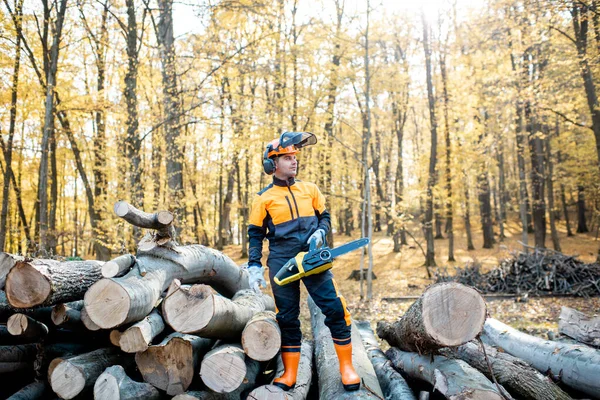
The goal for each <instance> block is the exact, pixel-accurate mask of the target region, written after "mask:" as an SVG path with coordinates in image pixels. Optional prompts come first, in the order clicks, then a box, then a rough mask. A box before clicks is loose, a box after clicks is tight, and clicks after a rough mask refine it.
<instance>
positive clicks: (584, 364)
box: [482, 318, 600, 397]
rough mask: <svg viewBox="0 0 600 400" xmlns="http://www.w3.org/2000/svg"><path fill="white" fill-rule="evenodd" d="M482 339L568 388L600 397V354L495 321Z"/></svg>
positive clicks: (488, 321)
mask: <svg viewBox="0 0 600 400" xmlns="http://www.w3.org/2000/svg"><path fill="white" fill-rule="evenodd" d="M482 339H483V340H484V342H485V343H486V344H489V345H493V346H496V347H501V348H502V349H503V350H504V351H506V352H507V353H509V354H511V355H513V356H515V357H518V358H520V359H522V360H524V361H526V362H527V363H529V364H531V366H533V367H534V368H535V369H537V370H538V371H540V372H542V373H549V374H551V376H552V377H553V378H554V379H555V380H557V381H558V380H560V381H562V382H563V383H564V384H565V385H567V386H570V387H572V388H574V389H576V390H579V391H581V392H583V393H585V394H588V395H590V396H594V397H597V396H598V393H600V381H599V380H598V377H599V376H600V352H599V351H598V350H595V349H592V348H589V347H587V346H577V345H570V344H564V343H559V342H553V341H550V340H543V339H540V338H536V337H533V336H530V335H527V334H525V333H523V332H519V331H518V330H516V329H514V328H511V327H510V326H508V325H506V324H503V323H502V322H500V321H498V320H495V319H493V318H488V320H487V321H486V323H485V326H484V328H483V335H482Z"/></svg>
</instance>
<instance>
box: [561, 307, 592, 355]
mask: <svg viewBox="0 0 600 400" xmlns="http://www.w3.org/2000/svg"><path fill="white" fill-rule="evenodd" d="M558 331H559V332H560V333H562V334H563V335H567V336H569V337H570V338H573V339H575V340H577V341H578V342H581V343H585V344H587V345H590V346H594V347H600V316H595V317H588V316H586V315H585V314H584V313H582V312H579V311H577V310H574V309H572V308H569V307H564V306H563V307H561V309H560V316H559V317H558Z"/></svg>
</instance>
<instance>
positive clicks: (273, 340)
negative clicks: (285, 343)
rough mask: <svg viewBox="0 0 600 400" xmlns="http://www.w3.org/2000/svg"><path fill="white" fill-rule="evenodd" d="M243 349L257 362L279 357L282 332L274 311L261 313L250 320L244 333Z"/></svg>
mask: <svg viewBox="0 0 600 400" xmlns="http://www.w3.org/2000/svg"><path fill="white" fill-rule="evenodd" d="M242 347H243V348H244V352H245V353H246V355H247V356H248V357H250V358H252V359H253V360H256V361H268V360H271V359H272V358H273V357H275V356H276V355H277V352H278V351H279V348H280V347H281V330H280V329H279V325H278V324H277V320H276V318H275V313H274V312H273V311H261V312H259V313H256V314H254V316H253V317H252V318H250V320H249V321H248V323H246V327H245V328H244V330H243V331H242Z"/></svg>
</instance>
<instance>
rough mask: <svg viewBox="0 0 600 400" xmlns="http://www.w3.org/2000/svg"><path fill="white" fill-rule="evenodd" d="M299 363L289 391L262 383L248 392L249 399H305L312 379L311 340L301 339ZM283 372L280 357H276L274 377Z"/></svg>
mask: <svg viewBox="0 0 600 400" xmlns="http://www.w3.org/2000/svg"><path fill="white" fill-rule="evenodd" d="M300 352H301V356H300V364H299V365H298V375H297V376H296V385H295V386H294V388H293V389H290V390H289V391H287V392H286V391H284V390H283V389H281V388H280V387H279V386H275V385H272V384H271V385H263V386H259V387H257V388H255V389H254V390H253V391H251V392H250V393H249V394H248V399H249V400H305V399H306V398H307V397H308V391H309V389H310V386H311V381H312V372H313V371H312V358H313V342H312V341H306V340H305V341H302V348H301V351H300ZM283 372H284V366H283V362H282V361H281V357H277V369H276V372H275V375H274V376H276V377H278V376H281V375H282V374H283Z"/></svg>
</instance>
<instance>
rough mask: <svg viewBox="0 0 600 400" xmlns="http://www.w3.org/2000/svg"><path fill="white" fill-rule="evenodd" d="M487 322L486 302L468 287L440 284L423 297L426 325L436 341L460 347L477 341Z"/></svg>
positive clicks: (424, 323)
mask: <svg viewBox="0 0 600 400" xmlns="http://www.w3.org/2000/svg"><path fill="white" fill-rule="evenodd" d="M485 318H486V306H485V302H484V301H483V298H482V297H481V295H480V294H479V293H478V292H477V291H476V290H475V289H473V288H470V287H468V286H464V285H456V284H453V283H448V284H440V285H436V286H434V287H432V288H431V289H430V290H428V291H427V292H426V293H425V294H424V296H423V325H424V326H425V329H426V331H427V332H428V333H429V334H430V335H431V336H432V338H433V339H434V340H436V341H438V342H439V343H443V344H444V345H446V346H458V345H461V344H464V343H466V342H468V341H469V340H472V339H473V338H475V337H476V336H477V335H478V334H479V332H481V330H482V328H483V324H484V323H485Z"/></svg>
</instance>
